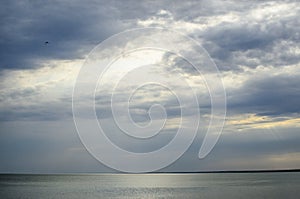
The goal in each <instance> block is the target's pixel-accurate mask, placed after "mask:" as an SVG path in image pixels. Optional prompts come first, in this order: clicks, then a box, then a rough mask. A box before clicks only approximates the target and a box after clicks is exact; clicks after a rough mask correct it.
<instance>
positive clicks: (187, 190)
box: [0, 172, 300, 199]
mask: <svg viewBox="0 0 300 199" xmlns="http://www.w3.org/2000/svg"><path fill="white" fill-rule="evenodd" d="M299 195H300V173H298V172H295V173H227V174H226V173H209V174H88V175H0V198H45V199H48V198H87V199H89V198H297V196H299Z"/></svg>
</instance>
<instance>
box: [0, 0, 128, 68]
mask: <svg viewBox="0 0 300 199" xmlns="http://www.w3.org/2000/svg"><path fill="white" fill-rule="evenodd" d="M90 3H91V4H86V3H85V2H81V1H76V2H72V3H70V2H69V1H56V2H40V1H24V2H19V1H7V2H6V3H3V7H2V15H3V17H2V19H1V26H2V28H1V31H0V36H1V38H2V39H1V41H0V42H1V43H0V45H1V49H0V58H1V68H7V69H14V68H32V67H38V66H40V65H41V64H42V63H43V62H44V61H47V60H53V59H56V60H59V59H69V60H71V59H78V58H83V57H84V56H85V55H86V54H87V53H88V52H89V51H90V50H91V49H92V48H93V47H94V46H95V45H96V44H98V43H99V42H100V41H102V40H104V39H105V38H107V37H109V36H110V35H112V34H114V33H117V32H119V31H120V30H121V29H122V28H123V25H124V24H122V23H121V22H120V20H119V19H117V18H114V17H113V16H116V15H118V13H119V11H118V10H117V9H115V8H114V7H110V6H107V5H106V3H105V2H90ZM111 24H113V25H111ZM45 41H48V42H49V44H47V45H45V43H44V42H45Z"/></svg>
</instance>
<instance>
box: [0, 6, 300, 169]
mask: <svg viewBox="0 0 300 199" xmlns="http://www.w3.org/2000/svg"><path fill="white" fill-rule="evenodd" d="M0 15H1V17H0V23H1V28H0V38H1V39H0V60H1V61H0V101H1V103H0V172H1V173H11V172H12V173H63V172H115V170H114V169H111V168H109V167H107V166H106V165H104V164H102V163H100V162H99V161H97V160H96V159H95V158H94V157H93V156H92V155H91V154H90V153H89V152H88V150H87V149H86V148H85V146H84V145H83V143H82V142H81V140H80V137H79V136H78V133H77V130H78V129H77V130H76V127H75V124H74V120H73V112H72V94H73V88H74V86H77V85H79V84H80V78H78V79H77V77H79V75H80V74H81V71H82V68H84V67H91V68H92V69H93V67H94V68H95V67H96V65H93V63H94V61H95V62H96V61H97V60H98V59H100V60H101V61H103V63H105V61H107V60H109V59H110V58H116V57H118V58H117V59H116V60H115V62H113V63H112V64H111V66H110V68H109V70H107V71H106V72H107V73H106V74H104V75H103V76H102V77H101V78H100V81H99V82H98V83H97V87H96V89H95V93H94V94H95V96H94V98H91V96H87V95H86V94H87V93H85V92H82V93H81V95H80V100H79V102H78V103H79V105H80V107H79V109H80V111H81V112H80V113H81V115H80V116H81V117H82V118H84V119H85V120H86V122H87V123H86V124H85V125H86V126H84V127H83V129H84V130H85V132H83V133H88V132H89V131H90V127H89V123H88V122H89V121H90V120H91V118H89V115H88V114H87V115H85V114H84V113H85V110H86V109H87V108H88V107H89V106H90V104H91V103H92V102H94V103H95V110H96V117H97V120H98V121H99V123H100V125H101V126H102V127H103V129H104V130H105V132H106V133H107V136H108V137H109V138H110V139H111V140H112V141H113V142H114V143H116V144H117V145H118V146H120V147H122V148H123V149H126V150H129V151H133V152H149V151H153V150H157V149H159V148H161V147H163V146H164V145H165V144H166V143H168V142H170V141H171V140H172V139H173V138H174V136H175V134H176V131H177V130H178V129H179V128H180V125H181V124H184V125H185V126H184V128H185V132H186V133H187V134H188V133H189V130H190V129H195V128H196V125H195V123H194V122H195V121H196V120H195V118H197V117H196V116H197V113H196V112H197V110H198V109H199V110H200V118H199V121H198V120H197V121H198V122H199V123H200V126H199V129H198V131H197V135H196V137H195V140H194V141H193V143H192V144H191V146H190V147H189V148H188V149H187V151H186V152H185V153H184V154H183V155H182V156H181V157H180V158H179V159H178V160H177V161H175V162H174V163H172V164H170V165H169V166H167V167H165V168H163V169H162V170H161V171H208V170H248V169H251V170H253V169H292V168H300V144H299V143H300V85H299V80H300V21H299V17H300V3H299V2H298V1H233V0H226V1H220V0H212V1H201V0H197V1H196V0H195V1H193V0H188V1H179V0H178V1H177V0H175V1H159V0H152V1H147V0H146V1H133V0H129V1H115V0H112V1H79V0H78V1H77V0H75V1H65V0H61V1H48V2H47V1H46V2H45V1H31V0H25V1H17V0H10V1H8V0H7V1H2V5H1V7H0ZM150 27H156V28H164V29H167V30H172V31H174V35H175V36H174V37H172V39H174V41H177V40H178V42H174V43H171V44H169V46H168V47H169V48H170V49H169V50H170V52H167V51H165V50H161V49H160V50H159V49H140V50H136V51H133V52H127V51H126V49H127V50H128V49H131V48H132V46H134V47H138V46H142V44H144V43H143V42H145V40H146V39H145V38H144V36H145V35H143V34H142V35H141V34H137V35H134V34H132V35H130V36H129V37H128V38H125V39H124V37H123V38H122V37H121V39H120V34H119V33H120V32H123V31H127V30H130V29H136V28H139V29H142V28H150ZM175 32H176V33H175ZM177 33H178V34H179V33H180V34H183V35H186V36H188V37H189V38H191V39H193V41H196V42H197V43H199V44H200V45H201V46H202V47H203V48H204V49H205V52H207V53H208V54H207V55H205V56H209V57H210V58H211V60H212V62H213V63H215V65H216V67H217V69H218V70H217V71H211V70H210V69H209V68H205V67H204V68H203V70H202V75H199V73H198V72H197V71H195V68H193V66H192V65H191V63H189V60H186V59H184V57H180V56H179V55H178V54H176V53H175V54H174V52H172V49H173V50H174V49H176V48H178V49H179V50H181V51H180V53H182V54H184V53H186V54H187V55H188V56H190V57H191V59H193V57H194V58H195V57H197V58H199V55H197V54H193V53H194V51H195V49H196V47H195V46H192V45H190V44H189V45H188V44H187V43H184V42H182V41H180V40H179V39H178V38H179V37H178V38H177V36H178V34H177ZM116 34H119V37H118V35H116ZM113 35H115V36H114V38H115V39H114V38H113V39H109V38H110V37H111V36H113ZM121 36H122V35H121ZM146 36H148V37H150V38H152V40H153V41H152V42H154V43H155V42H158V43H160V45H162V44H164V43H166V41H168V39H167V38H164V37H159V36H157V35H156V36H155V34H153V35H151V34H150V35H149V34H148V35H146ZM122 39H123V40H122ZM126 39H127V41H126V42H125V40H126ZM46 41H47V42H48V43H45V42H46ZM101 42H102V43H103V42H104V43H105V42H106V47H107V48H106V49H104V50H103V48H101V46H100V47H96V46H97V45H98V44H100V43H101ZM109 42H111V43H109ZM108 43H109V44H110V45H108ZM95 47H96V48H95ZM92 50H93V51H92ZM102 50H103V51H102ZM105 50H106V51H105ZM97 53H98V54H97ZM101 53H102V55H103V54H104V55H105V56H103V57H101V56H100V57H96V58H95V56H98V55H99V54H101ZM200 60H201V56H200ZM98 61H99V60H98ZM97 63H98V62H97ZM198 64H200V65H201V63H198ZM202 64H203V63H202ZM204 64H205V63H204ZM140 65H142V66H143V67H140V68H138V67H137V66H140ZM100 68H101V69H104V66H100ZM95 69H96V68H95ZM206 69H207V70H206ZM99 70H100V69H99ZM90 73H91V74H89V75H91V76H93V72H91V71H90ZM96 75H98V74H96V73H95V78H99V76H96ZM216 75H218V76H217V77H216ZM203 76H205V77H208V79H211V80H212V81H210V82H209V84H206V83H207V82H205V78H204V79H203ZM88 78H89V77H88ZM84 80H86V79H84ZM97 80H98V79H97ZM146 81H148V82H151V81H152V82H153V81H162V82H165V83H166V84H168V85H169V87H163V86H161V85H159V84H150V85H144V84H143V83H141V82H146ZM218 81H221V82H222V88H224V91H225V92H226V106H227V112H226V117H225V124H224V127H223V131H222V133H221V135H220V137H219V140H218V142H217V143H216V145H215V146H214V148H213V149H212V151H211V152H210V153H209V154H208V155H207V156H206V157H205V158H203V159H199V158H198V152H199V148H200V146H201V143H202V142H203V139H204V136H205V132H206V131H207V129H208V126H209V118H210V116H211V114H212V112H211V107H212V101H211V92H213V91H211V90H209V89H211V88H212V90H213V89H214V88H216V86H215V84H214V83H212V82H218ZM81 83H82V82H81ZM185 84H186V85H185ZM136 85H137V86H138V87H135V86H136ZM187 85H192V87H193V89H194V90H193V89H192V90H193V92H195V96H197V99H198V101H199V104H196V105H195V104H194V101H193V97H191V93H192V91H189V90H187V88H188V87H187ZM114 86H115V87H114ZM111 88H114V89H115V90H114V92H115V93H114V96H115V98H114V99H115V101H114V106H113V109H114V110H111V92H112V91H111ZM133 88H136V90H134V89H133ZM83 90H84V87H83ZM174 93H175V94H174ZM178 96H179V98H180V97H181V98H180V99H182V100H181V101H180V100H179V101H178V98H177V97H178ZM129 98H130V103H129V104H128V107H129V108H128V110H127V109H125V110H124V107H125V108H126V107H127V106H126V103H127V101H126V100H127V99H129ZM153 104H155V105H157V104H160V105H159V106H156V107H155V106H154V108H153V107H152V108H151V105H153ZM161 106H164V107H165V109H163V110H164V111H163V112H161V110H162V109H161ZM149 108H151V110H152V112H151V111H150V112H151V113H153V115H151V114H150V115H149V114H148V113H149ZM182 108H184V110H185V111H182ZM216 110H218V108H216ZM114 111H115V113H116V114H115V115H114ZM127 111H128V113H130V115H131V119H132V121H128V120H124V118H123V117H121V116H122V114H123V115H124V114H125V112H126V113H127ZM118 115H121V116H120V117H118ZM152 116H153V118H152ZM166 116H167V119H166V118H163V117H166ZM116 119H120V120H119V122H120V124H121V125H122V126H123V127H122V128H125V129H130V128H131V126H132V125H131V123H135V124H137V125H140V126H139V127H141V126H143V125H144V126H147V124H149V121H150V120H152V119H153V121H152V122H153V123H152V124H153V126H151V125H150V127H151V128H148V130H149V131H151V132H152V131H153V129H155V128H154V127H157V125H160V124H161V122H162V121H165V126H164V128H163V129H159V130H161V131H160V133H159V134H158V135H157V136H154V137H153V139H152V138H151V140H143V139H142V140H141V139H138V140H131V139H130V136H129V137H128V136H127V135H122V132H121V131H120V128H119V127H118V126H117V125H116V124H115V121H116ZM152 127H153V128H152ZM213 127H214V126H213ZM213 127H212V128H213ZM138 132H139V131H138ZM151 132H150V133H151ZM139 133H141V134H140V135H141V136H146V135H147V133H148V131H147V130H145V131H143V132H139ZM152 133H153V132H152ZM184 140H185V139H184V137H183V139H182V142H184ZM102 151H104V153H105V155H106V156H107V157H114V156H115V154H114V153H110V152H109V151H108V150H106V149H105V148H104V149H103V150H102ZM175 151H176V150H175ZM121 164H122V163H121ZM137 167H138V165H137Z"/></svg>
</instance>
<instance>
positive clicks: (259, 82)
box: [227, 74, 300, 116]
mask: <svg viewBox="0 0 300 199" xmlns="http://www.w3.org/2000/svg"><path fill="white" fill-rule="evenodd" d="M299 78H300V77H299V75H296V74H291V75H287V74H281V75H274V76H272V75H259V74H258V75H257V77H256V78H253V79H250V80H248V81H246V82H245V83H244V84H243V85H242V86H241V87H240V88H238V89H233V90H227V100H228V101H227V102H228V110H229V112H237V113H240V114H241V113H254V114H258V115H266V116H270V115H273V116H280V115H291V114H300V88H299Z"/></svg>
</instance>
